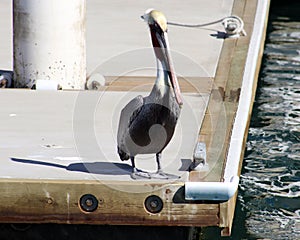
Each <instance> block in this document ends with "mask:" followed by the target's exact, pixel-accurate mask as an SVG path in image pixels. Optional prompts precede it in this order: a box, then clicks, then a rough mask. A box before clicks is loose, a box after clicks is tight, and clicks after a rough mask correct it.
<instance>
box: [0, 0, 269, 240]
mask: <svg viewBox="0 0 300 240" xmlns="http://www.w3.org/2000/svg"><path fill="white" fill-rule="evenodd" d="M9 2H10V1H3V2H1V4H0V5H1V8H0V9H1V11H3V9H4V7H5V6H4V5H5V4H6V5H7V6H6V7H7V8H8V9H9V11H11V6H10V3H9ZM134 2H135V1H134ZM134 2H132V3H131V4H130V5H131V6H130V8H129V7H128V6H127V5H128V3H123V2H122V1H113V2H111V1H110V2H105V1H87V39H86V41H87V42H86V46H87V72H88V74H89V78H88V84H91V85H93V84H94V85H95V87H96V88H97V89H98V90H97V91H92V90H86V91H76V90H69V91H65V90H59V91H43V90H29V89H1V90H0V101H1V103H2V107H1V109H0V118H1V125H0V136H1V138H0V161H1V169H0V191H1V197H0V213H1V214H0V222H11V223H70V224H110V225H149V226H150V225H152V226H194V227H204V226H218V227H220V228H222V229H223V230H222V235H224V236H225V235H226V236H228V235H230V233H231V227H232V222H233V217H234V209H235V202H236V196H237V190H238V180H239V175H240V171H241V166H242V160H243V151H244V146H245V141H246V138H247V131H248V124H249V119H250V115H251V110H252V105H253V101H254V96H255V90H256V82H257V77H258V72H259V68H260V62H261V57H262V50H263V46H264V39H265V31H266V24H267V16H268V8H269V1H260V0H248V1H247V0H242V1H240V0H231V1H221V0H220V1H219V0H210V1H207V0H204V1H200V2H199V1H193V0H192V1H190V3H189V4H183V3H180V4H182V6H180V7H177V6H176V7H175V6H172V5H174V4H171V2H170V1H166V2H164V3H161V2H160V1H154V2H153V3H151V4H152V6H147V4H146V3H140V2H139V1H136V4H134ZM124 4H125V5H126V6H125V5H124ZM178 4H179V3H178ZM2 5H3V6H2ZM169 6H171V7H169ZM149 7H155V8H156V9H160V10H161V11H162V12H164V13H165V14H166V16H167V17H168V20H169V21H171V22H179V23H191V24H192V23H195V24H196V23H207V22H212V21H215V20H216V19H221V18H224V17H227V16H230V15H236V16H239V17H240V18H241V19H242V20H243V21H244V30H245V32H246V33H247V35H246V36H241V37H239V38H224V33H223V32H224V29H223V28H222V25H214V26H210V27H207V28H204V29H203V28H184V27H178V26H169V40H170V46H171V49H172V50H173V52H172V56H173V58H174V66H175V70H176V72H177V75H178V77H179V82H180V86H181V89H182V91H183V96H184V106H183V108H182V113H181V116H180V120H179V124H178V126H177V128H176V132H175V136H174V137H173V139H172V141H171V142H170V144H169V145H168V147H167V148H166V149H165V151H164V152H163V155H162V158H163V161H162V165H163V166H162V167H163V169H164V171H166V172H168V173H172V174H175V175H177V176H179V177H180V178H178V179H176V180H160V181H158V180H151V179H150V180H132V179H131V178H130V173H131V166H130V163H129V162H121V161H120V160H119V157H118V155H117V150H116V145H117V144H116V131H117V126H118V119H119V114H120V111H121V109H122V107H123V106H124V105H125V104H126V103H127V102H128V101H129V100H130V99H132V98H133V97H135V96H137V95H138V94H142V95H146V94H147V92H149V90H150V88H151V86H152V84H153V82H154V79H155V60H154V57H153V53H152V49H151V48H149V46H150V40H149V34H148V29H147V27H146V26H145V24H144V23H143V22H140V21H139V19H138V18H139V16H140V15H141V14H142V13H143V12H144V11H145V9H147V8H149ZM178 9H180V10H178ZM126 10H128V11H126ZM1 21H2V22H1V26H2V24H3V25H4V22H3V21H4V20H2V19H1ZM1 29H3V28H2V27H1ZM2 31H6V30H2ZM104 33H105V34H104ZM108 36H109V38H108ZM5 44H6V45H5ZM5 44H4V46H5V47H7V46H9V43H7V42H6V43H5ZM2 50H3V51H2ZM4 50H5V49H1V54H4V55H1V59H0V64H3V65H4V67H3V68H6V69H7V68H11V66H9V65H10V62H9V61H7V59H6V58H5V57H7V55H8V54H7V51H9V50H7V49H6V50H5V51H4ZM102 81H103V82H104V83H105V85H104V86H101V84H102ZM136 164H137V167H138V168H140V169H143V170H147V171H155V160H154V156H152V155H145V156H138V157H137V160H136Z"/></svg>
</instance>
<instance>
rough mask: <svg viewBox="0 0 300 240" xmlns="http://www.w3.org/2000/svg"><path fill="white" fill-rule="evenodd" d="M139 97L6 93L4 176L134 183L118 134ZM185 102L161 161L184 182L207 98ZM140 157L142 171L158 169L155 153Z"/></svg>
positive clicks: (0, 152)
mask: <svg viewBox="0 0 300 240" xmlns="http://www.w3.org/2000/svg"><path fill="white" fill-rule="evenodd" d="M138 94H139V93H138V92H129V93H127V92H98V91H97V92H74V91H72V92H47V91H46V92H44V91H32V90H28V91H24V90H2V91H1V92H0V101H1V102H4V101H6V107H5V108H1V109H0V119H1V125H0V161H1V166H2V167H1V169H0V176H1V178H23V179H67V180H69V179H76V180H84V179H87V180H88V179H99V180H130V172H131V167H130V162H121V161H120V160H119V156H118V155H117V149H116V146H117V143H116V131H117V126H118V120H119V114H120V111H121V109H122V108H123V107H124V105H125V104H126V103H127V102H128V101H129V100H130V99H132V98H133V97H134V96H137V95H138ZM141 94H143V95H145V94H146V93H141ZM7 99H10V100H9V101H7ZM49 99H51V101H49ZM184 100H185V102H184V104H185V105H184V106H185V107H184V108H183V109H182V114H181V116H180V121H179V124H178V125H177V128H176V132H175V135H174V137H173V139H172V141H171V143H170V144H169V145H168V146H167V148H166V149H165V151H164V152H163V160H162V166H163V168H164V169H165V171H166V172H169V173H174V174H176V175H181V176H182V179H181V180H183V179H185V177H186V176H185V175H186V173H187V171H186V170H187V167H188V166H189V165H188V164H189V163H191V161H192V154H193V149H194V147H195V143H196V141H197V137H198V131H199V127H200V122H201V121H202V118H203V115H204V110H205V108H206V104H207V102H208V94H205V95H199V94H191V93H190V94H188V93H187V94H185V95H184ZM25 106H26V107H25ZM183 132H184V134H183ZM136 159H137V160H136V164H137V167H138V168H141V169H145V170H148V171H155V170H156V163H155V155H140V156H138V157H137V158H136ZM182 164H183V165H184V166H182Z"/></svg>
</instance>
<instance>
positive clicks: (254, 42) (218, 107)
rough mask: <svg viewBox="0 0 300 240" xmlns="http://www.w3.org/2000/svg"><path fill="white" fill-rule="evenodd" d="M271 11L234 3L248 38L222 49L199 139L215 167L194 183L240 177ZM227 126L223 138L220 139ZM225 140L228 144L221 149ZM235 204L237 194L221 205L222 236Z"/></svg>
mask: <svg viewBox="0 0 300 240" xmlns="http://www.w3.org/2000/svg"><path fill="white" fill-rule="evenodd" d="M269 5H270V1H259V0H257V1H247V0H244V1H235V2H234V6H233V10H232V14H233V15H237V16H240V17H241V18H242V19H243V21H244V23H245V30H246V32H247V33H248V36H247V37H242V38H238V39H227V40H225V42H224V44H223V48H222V52H221V56H220V61H219V64H218V68H217V73H216V78H215V81H214V88H213V92H212V97H211V99H210V101H209V103H208V110H207V112H206V114H205V118H204V121H203V124H202V126H201V129H200V132H199V139H198V141H199V142H204V143H205V144H206V146H207V163H208V165H210V164H211V163H212V164H211V165H214V164H215V165H214V169H213V170H212V171H210V172H197V171H192V172H191V173H190V181H194V182H197V181H199V182H201V181H216V176H223V177H222V178H221V179H219V180H220V181H224V182H229V181H230V180H231V179H232V178H233V177H235V176H239V175H240V172H241V168H242V162H243V156H244V149H245V144H246V140H247V134H248V128H249V123H250V118H251V112H252V107H253V102H254V98H255V92H256V87H257V80H258V74H259V70H260V65H261V60H262V55H263V49H264V42H265V35H266V28H267V22H268V12H269ZM228 66H229V67H228ZM241 79H242V81H241ZM222 109H223V111H222ZM223 121H225V122H226V123H225V124H224V123H223ZM224 126H226V132H225V133H223V134H224V136H218V134H220V129H221V128H222V127H223V128H224ZM220 138H222V139H223V144H220ZM218 146H219V147H220V148H219V149H218V148H217V147H218ZM216 149H217V151H218V153H217V154H216ZM217 172H221V174H216V173H217ZM236 198H237V193H236V194H235V195H234V197H232V198H231V199H229V201H227V202H224V203H220V205H219V208H220V209H219V210H220V212H219V220H220V222H219V225H218V226H219V227H221V228H223V230H222V232H221V234H222V236H229V235H230V234H231V229H232V224H233V218H234V212H235V205H236Z"/></svg>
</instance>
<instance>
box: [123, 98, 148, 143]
mask: <svg viewBox="0 0 300 240" xmlns="http://www.w3.org/2000/svg"><path fill="white" fill-rule="evenodd" d="M143 105H144V99H143V96H141V95H139V96H137V97H135V98H134V99H132V100H131V101H130V102H129V103H128V104H127V105H126V106H125V107H124V108H123V109H122V111H121V115H120V120H119V128H118V135H117V141H118V146H119V147H121V145H122V140H123V139H124V137H125V134H126V133H128V130H129V127H130V125H131V123H132V122H133V120H134V119H135V117H136V116H137V115H138V113H139V112H140V111H141V109H142V106H143Z"/></svg>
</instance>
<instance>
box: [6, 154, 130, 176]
mask: <svg viewBox="0 0 300 240" xmlns="http://www.w3.org/2000/svg"><path fill="white" fill-rule="evenodd" d="M11 160H12V161H14V162H18V163H26V164H34V165H41V166H48V167H55V168H62V169H66V170H68V171H73V172H84V173H91V174H102V175H130V174H131V172H132V167H131V165H129V164H126V163H112V162H80V163H71V164H69V165H67V166H65V165H61V164H57V163H50V162H44V161H38V160H31V159H21V158H11Z"/></svg>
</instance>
